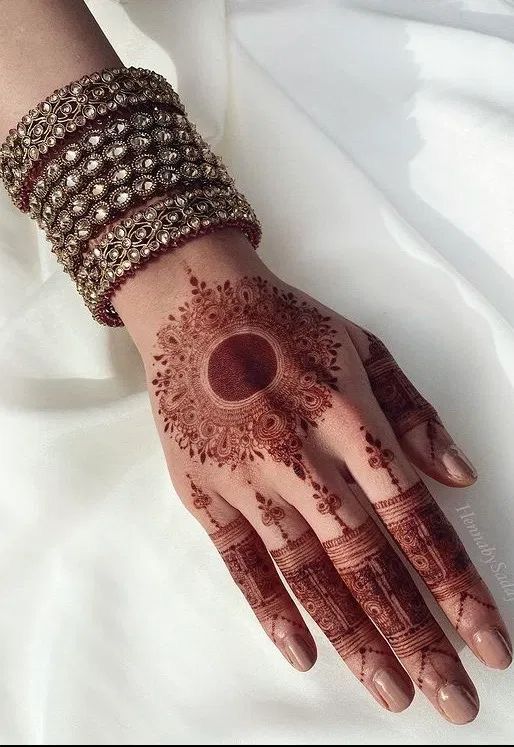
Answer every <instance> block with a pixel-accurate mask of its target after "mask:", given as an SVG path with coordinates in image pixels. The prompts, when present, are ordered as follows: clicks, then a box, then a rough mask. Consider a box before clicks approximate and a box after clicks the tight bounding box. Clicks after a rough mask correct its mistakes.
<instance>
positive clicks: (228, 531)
mask: <svg viewBox="0 0 514 747" xmlns="http://www.w3.org/2000/svg"><path fill="white" fill-rule="evenodd" d="M210 538H211V540H212V541H213V543H214V545H215V546H216V548H217V550H218V552H219V553H220V555H221V557H222V559H223V561H224V563H225V565H226V566H227V568H228V571H229V573H230V575H231V576H232V578H233V579H234V581H235V583H236V584H237V586H238V587H239V589H240V590H241V591H242V593H243V594H244V596H245V598H246V600H247V602H248V604H249V605H250V607H251V608H252V610H253V611H254V613H255V615H256V617H257V618H258V620H259V622H260V623H261V625H262V627H263V628H264V630H265V631H266V633H267V634H268V636H269V637H270V638H271V640H272V641H273V643H274V644H275V645H276V646H277V648H279V649H280V651H281V652H282V654H283V655H284V656H285V657H286V659H287V660H288V661H289V663H290V664H292V665H293V666H294V667H295V668H296V669H299V670H300V671H306V670H307V669H310V668H311V667H312V665H313V664H314V662H315V660H316V646H315V643H314V641H313V639H312V636H311V635H310V633H309V631H308V630H307V628H306V626H305V624H304V622H303V620H302V618H301V616H300V614H299V613H298V610H297V609H296V607H295V606H294V605H293V603H292V602H291V600H290V598H289V596H288V595H287V593H286V591H285V589H284V587H283V586H282V583H281V581H280V579H279V577H278V575H277V572H276V570H275V567H274V565H273V561H272V560H271V558H270V556H269V553H268V551H267V550H266V547H265V545H264V543H263V541H262V539H261V538H260V537H259V535H258V534H257V533H256V532H255V530H254V529H253V528H252V527H251V525H250V524H249V523H248V521H247V520H246V519H245V518H244V517H243V516H239V517H238V518H236V519H234V520H233V521H232V522H230V523H229V524H227V525H226V526H223V527H221V528H220V529H217V530H215V531H214V532H212V533H211V534H210Z"/></svg>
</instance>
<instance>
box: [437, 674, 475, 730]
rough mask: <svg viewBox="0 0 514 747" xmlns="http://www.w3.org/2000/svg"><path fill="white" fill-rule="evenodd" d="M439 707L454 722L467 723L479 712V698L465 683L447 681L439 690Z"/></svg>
mask: <svg viewBox="0 0 514 747" xmlns="http://www.w3.org/2000/svg"><path fill="white" fill-rule="evenodd" d="M437 702H438V704H439V708H440V709H441V711H442V712H443V714H444V715H445V716H446V718H447V719H448V721H451V722H452V723H453V724H467V723H469V722H470V721H473V719H474V718H475V716H476V715H477V713H478V700H477V698H476V697H475V696H474V695H472V694H471V693H470V692H469V690H467V689H466V688H465V687H464V686H463V685H455V684H452V683H447V684H446V685H442V686H441V687H440V688H439V690H438V691H437Z"/></svg>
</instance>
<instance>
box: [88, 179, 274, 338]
mask: <svg viewBox="0 0 514 747" xmlns="http://www.w3.org/2000/svg"><path fill="white" fill-rule="evenodd" d="M229 226H230V227H235V228H238V229H239V230H241V231H242V232H243V233H244V234H245V235H246V237H247V238H248V240H249V241H250V243H251V244H252V246H254V247H257V246H258V244H259V241H260V237H261V231H260V225H259V221H258V220H257V218H256V216H255V213H254V212H253V210H252V208H251V207H250V205H249V203H248V202H247V200H246V199H245V197H244V196H243V195H242V194H241V193H239V192H238V191H237V190H235V189H234V188H233V187H227V188H224V189H219V188H207V189H196V190H192V191H188V192H184V193H183V194H177V195H173V196H171V197H168V198H166V199H164V200H161V201H160V202H157V203H156V204H155V205H151V206H150V207H147V208H144V209H143V210H140V211H138V212H137V213H135V214H134V215H132V216H131V217H129V218H125V219H124V220H122V221H120V222H119V223H118V224H117V225H116V226H114V227H113V228H112V229H111V230H110V231H109V232H108V233H107V235H106V236H105V237H104V238H103V239H102V241H100V242H99V243H98V244H97V245H96V246H93V247H92V248H91V249H90V250H89V251H88V252H86V253H85V254H84V257H83V263H82V266H81V268H80V269H79V272H78V278H77V287H78V290H79V292H80V294H81V295H82V296H83V297H84V300H85V301H86V304H87V306H88V307H89V309H90V310H91V313H92V314H93V317H94V318H95V319H96V320H97V321H98V322H100V323H101V324H107V325H108V326H112V327H118V326H121V325H122V322H121V320H120V318H119V316H118V314H117V313H116V311H115V309H114V307H113V306H112V304H111V301H110V300H111V297H112V295H113V293H114V291H115V290H116V289H117V288H118V287H119V286H120V285H121V284H122V283H123V282H124V281H125V280H126V279H127V278H128V277H130V276H132V275H133V274H134V272H135V271H136V270H137V269H138V268H139V267H140V266H141V265H143V264H145V263H146V262H148V261H149V260H151V259H152V258H154V257H157V256H160V254H162V253H164V252H167V251H170V249H175V248H177V247H178V246H181V245H182V244H185V243H186V242H187V241H190V240H191V239H193V238H197V237H199V236H202V235H205V234H207V233H210V232H212V231H214V230H216V229H218V228H224V227H229Z"/></svg>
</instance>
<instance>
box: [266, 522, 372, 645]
mask: <svg viewBox="0 0 514 747" xmlns="http://www.w3.org/2000/svg"><path fill="white" fill-rule="evenodd" d="M271 555H272V557H273V559H274V560H275V562H276V564H277V566H278V567H279V568H280V570H281V572H282V574H283V576H284V578H285V579H286V581H287V583H288V584H289V586H290V587H291V589H292V591H293V592H294V594H295V595H296V597H297V598H298V599H299V600H300V602H301V603H302V605H303V606H304V607H305V609H306V610H307V612H308V613H309V614H310V615H311V617H312V618H313V620H315V621H316V623H317V624H318V625H319V627H320V628H321V630H322V631H323V632H324V633H325V635H326V636H327V638H328V639H329V641H330V642H331V643H332V644H333V646H334V647H335V649H336V650H337V651H338V652H339V654H340V655H341V656H342V657H343V658H345V657H347V656H349V655H350V654H352V653H354V652H356V651H361V650H364V648H365V647H366V646H367V644H368V643H369V642H370V641H371V640H373V639H374V638H376V633H375V629H374V628H373V626H372V625H371V623H370V622H369V620H367V618H365V617H363V614H362V610H361V609H360V608H359V605H358V604H357V603H356V601H355V599H354V598H353V597H352V595H351V594H350V592H349V591H348V589H346V588H345V586H344V585H343V584H342V583H341V579H340V578H339V576H338V575H337V572H336V571H335V569H334V566H333V565H332V564H331V563H330V561H329V560H328V558H327V556H326V554H325V553H324V552H323V548H322V546H321V544H320V542H319V540H318V539H317V537H316V536H315V535H314V533H313V532H312V531H311V530H310V529H309V530H308V531H307V532H305V533H304V534H302V535H301V536H300V537H298V539H296V540H294V541H292V542H288V543H287V544H286V545H285V546H284V547H283V548H280V549H279V550H274V551H271Z"/></svg>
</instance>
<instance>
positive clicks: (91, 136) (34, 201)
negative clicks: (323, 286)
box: [0, 68, 260, 326]
mask: <svg viewBox="0 0 514 747" xmlns="http://www.w3.org/2000/svg"><path fill="white" fill-rule="evenodd" d="M95 120H96V121H95ZM0 177H1V178H2V179H3V181H4V183H5V185H6V187H7V190H8V192H9V194H10V196H11V198H12V199H13V201H14V202H15V204H16V205H17V206H18V207H19V208H20V209H21V210H24V211H28V212H30V215H31V217H32V218H34V219H35V220H36V221H37V222H38V223H39V225H40V226H41V228H43V229H44V230H45V231H46V235H47V238H48V239H49V240H50V242H51V243H52V249H53V251H54V252H55V254H56V256H57V259H58V260H59V262H60V263H61V264H62V265H63V266H64V269H65V270H66V271H67V272H68V273H69V274H70V275H71V276H72V278H73V279H74V280H75V282H76V284H77V288H78V290H79V292H80V293H81V294H82V295H83V297H84V300H85V301H86V304H87V305H88V307H89V308H90V310H91V311H92V313H93V316H94V317H95V319H97V320H98V321H99V322H101V323H104V324H108V325H111V326H119V325H121V324H122V322H121V320H120V318H119V317H118V315H117V314H116V311H115V309H114V308H113V306H112V304H111V297H112V294H113V293H114V291H115V290H116V288H117V287H119V285H120V284H121V283H122V282H123V281H124V280H125V279H126V278H127V277H129V276H131V275H132V274H134V272H135V271H136V270H137V268H138V267H139V266H140V265H143V264H144V263H146V262H148V261H149V260H150V259H152V258H153V257H156V256H159V254H161V253H162V252H165V251H168V250H170V249H173V248H175V247H177V246H180V245H181V244H183V243H185V242H187V241H189V240H190V239H191V238H194V237H197V236H201V235H202V234H205V233H208V232H210V231H213V230H215V229H217V228H221V227H224V226H233V227H237V228H238V229H239V230H241V231H242V232H243V233H244V234H245V235H246V236H247V238H248V239H249V241H250V242H251V243H252V244H253V246H255V247H256V246H257V244H258V242H259V239H260V226H259V222H258V220H257V218H256V217H255V214H254V213H253V210H252V208H251V207H250V205H249V204H248V202H247V201H246V199H245V198H244V196H243V195H241V194H240V193H239V192H237V190H236V189H235V187H234V186H233V182H232V179H231V177H230V175H229V174H228V172H227V171H226V169H225V167H224V165H223V163H222V162H221V161H220V160H219V159H218V158H217V157H216V156H215V155H214V154H213V153H212V152H211V150H210V149H209V147H208V145H207V143H205V141H204V140H203V139H202V137H201V136H200V135H199V134H198V132H197V131H196V128H195V127H194V125H193V124H191V123H190V122H189V121H188V120H187V118H186V116H185V113H184V108H183V106H182V104H181V102H180V100H179V98H178V96H177V94H176V93H175V91H173V89H172V88H171V86H170V85H169V84H168V83H167V82H166V81H165V79H164V78H162V76H160V75H158V74H157V73H153V72H151V71H149V70H141V69H136V68H114V69H110V70H104V71H103V72H101V73H94V74H92V75H89V76H85V77H84V78H82V79H81V80H80V81H77V82H75V83H71V84H70V85H68V86H65V87H64V88H62V89H59V90H58V91H55V92H54V93H53V94H52V95H51V96H49V97H48V98H47V99H46V100H45V101H43V102H42V103H41V104H39V105H38V106H37V108H36V109H32V110H31V111H30V112H29V114H27V115H26V116H25V117H23V118H22V121H21V122H20V123H19V124H18V126H17V128H16V129H15V130H11V131H10V133H9V136H8V138H7V140H6V141H5V142H4V144H3V145H2V146H1V147H0ZM170 193H171V194H170ZM150 198H151V199H154V200H157V199H158V200H159V201H158V202H156V203H155V204H154V205H152V206H149V207H148V206H147V207H144V205H145V204H147V205H148V200H149V199H150ZM138 204H139V207H138ZM129 209H130V210H137V212H135V213H134V214H133V215H131V216H130V217H126V215H127V212H128V210H129ZM124 216H125V217H124ZM113 221H116V224H115V225H114V227H111V229H110V230H109V231H108V232H107V233H106V234H105V235H103V238H101V240H100V239H98V237H99V236H101V235H102V233H103V232H104V231H105V226H106V224H107V223H109V222H111V223H112V222H113Z"/></svg>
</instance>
